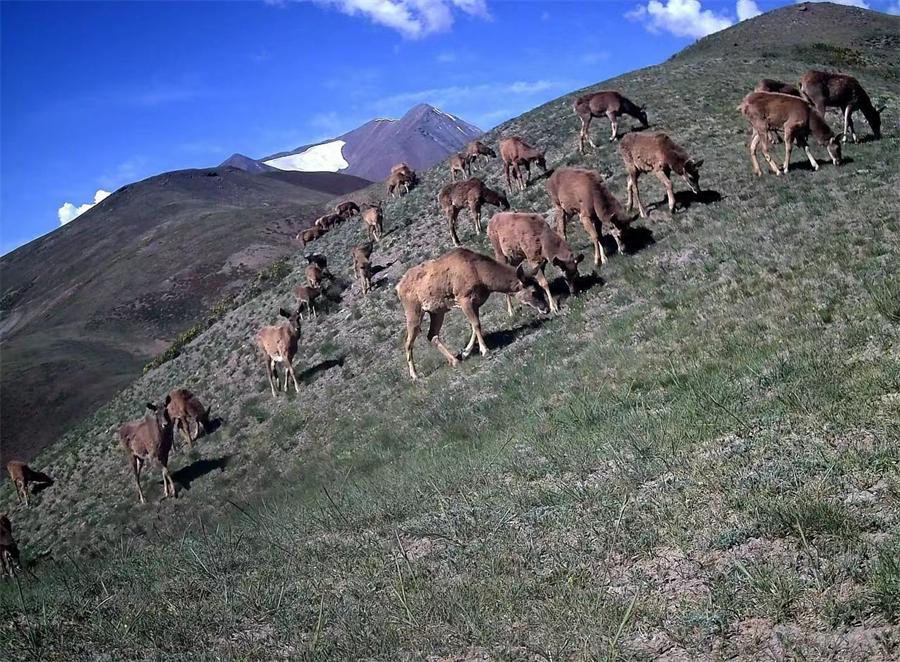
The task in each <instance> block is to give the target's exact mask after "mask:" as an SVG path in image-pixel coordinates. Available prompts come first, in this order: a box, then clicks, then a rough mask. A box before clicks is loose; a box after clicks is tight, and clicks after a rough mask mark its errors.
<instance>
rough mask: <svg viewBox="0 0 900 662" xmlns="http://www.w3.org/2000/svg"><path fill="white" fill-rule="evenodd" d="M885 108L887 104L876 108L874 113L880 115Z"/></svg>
mask: <svg viewBox="0 0 900 662" xmlns="http://www.w3.org/2000/svg"><path fill="white" fill-rule="evenodd" d="M885 108H887V104H882V105H880V106H878V108H876V109H875V113H876V114H877V115H881V113H882V112H883V111H884V109H885Z"/></svg>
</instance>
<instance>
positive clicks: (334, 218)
mask: <svg viewBox="0 0 900 662" xmlns="http://www.w3.org/2000/svg"><path fill="white" fill-rule="evenodd" d="M343 222H344V217H343V216H341V215H340V214H325V215H324V216H319V218H317V219H316V223H315V224H316V225H317V226H318V227H320V228H322V230H325V231H326V232H327V231H328V230H330V229H331V228H333V227H334V226H335V225H338V224H339V223H343Z"/></svg>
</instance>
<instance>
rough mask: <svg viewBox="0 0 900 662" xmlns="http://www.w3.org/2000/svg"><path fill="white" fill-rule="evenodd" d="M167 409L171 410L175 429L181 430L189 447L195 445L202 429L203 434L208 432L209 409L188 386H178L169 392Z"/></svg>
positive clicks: (170, 415) (170, 414)
mask: <svg viewBox="0 0 900 662" xmlns="http://www.w3.org/2000/svg"><path fill="white" fill-rule="evenodd" d="M166 409H168V410H169V418H171V419H172V422H173V423H174V425H175V429H176V430H180V431H181V435H182V436H183V437H184V438H185V440H186V441H187V445H188V447H191V446H193V443H194V441H195V440H196V439H197V438H198V437H199V436H200V432H201V431H202V432H203V434H206V433H207V432H208V430H209V410H207V409H206V407H204V406H203V403H202V402H200V398H198V397H197V396H196V395H194V394H193V393H191V392H190V391H189V390H187V389H186V388H176V389H174V390H173V391H172V392H170V393H169V397H168V404H167V405H166ZM195 428H196V430H195Z"/></svg>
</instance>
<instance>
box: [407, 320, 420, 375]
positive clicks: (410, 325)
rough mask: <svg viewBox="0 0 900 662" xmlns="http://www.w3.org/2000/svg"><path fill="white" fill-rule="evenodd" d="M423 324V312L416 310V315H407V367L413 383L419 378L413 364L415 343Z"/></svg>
mask: <svg viewBox="0 0 900 662" xmlns="http://www.w3.org/2000/svg"><path fill="white" fill-rule="evenodd" d="M421 323H422V311H421V310H416V311H415V314H413V313H410V312H407V313H406V346H405V350H406V365H407V367H408V368H409V376H410V378H411V379H412V380H413V381H416V380H417V379H418V378H419V375H417V374H416V366H415V364H414V363H413V343H415V342H416V336H418V335H419V327H420V325H421Z"/></svg>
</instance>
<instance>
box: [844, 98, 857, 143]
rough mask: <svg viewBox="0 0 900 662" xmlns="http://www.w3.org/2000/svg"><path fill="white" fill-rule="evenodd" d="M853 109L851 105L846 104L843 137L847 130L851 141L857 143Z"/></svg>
mask: <svg viewBox="0 0 900 662" xmlns="http://www.w3.org/2000/svg"><path fill="white" fill-rule="evenodd" d="M854 110H855V109H854V108H853V107H852V106H847V109H846V110H845V111H844V137H845V138H846V135H847V131H849V132H850V135H851V136H852V138H853V142H855V143H858V142H859V138H857V137H856V129H855V128H854V126H853V111H854Z"/></svg>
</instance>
